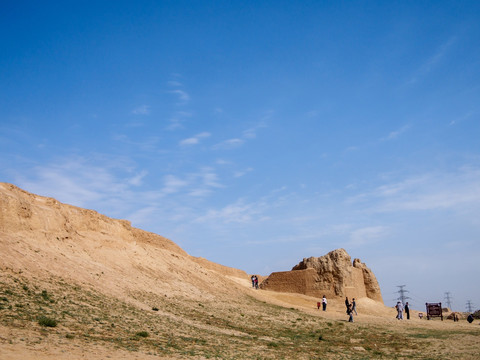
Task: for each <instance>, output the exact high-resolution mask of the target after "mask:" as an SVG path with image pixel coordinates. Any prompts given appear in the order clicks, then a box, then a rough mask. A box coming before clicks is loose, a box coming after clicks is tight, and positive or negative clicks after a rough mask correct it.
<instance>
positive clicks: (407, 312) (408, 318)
mask: <svg viewBox="0 0 480 360" xmlns="http://www.w3.org/2000/svg"><path fill="white" fill-rule="evenodd" d="M405 314H407V320H410V307H409V306H408V301H407V303H406V304H405Z"/></svg>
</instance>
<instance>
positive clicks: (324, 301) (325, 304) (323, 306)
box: [322, 295, 327, 311]
mask: <svg viewBox="0 0 480 360" xmlns="http://www.w3.org/2000/svg"><path fill="white" fill-rule="evenodd" d="M322 310H323V311H326V310H327V298H326V297H325V295H323V298H322Z"/></svg>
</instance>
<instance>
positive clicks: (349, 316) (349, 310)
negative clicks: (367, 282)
mask: <svg viewBox="0 0 480 360" xmlns="http://www.w3.org/2000/svg"><path fill="white" fill-rule="evenodd" d="M347 314H348V322H353V310H352V304H348V308H347Z"/></svg>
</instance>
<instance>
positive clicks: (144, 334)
mask: <svg viewBox="0 0 480 360" xmlns="http://www.w3.org/2000/svg"><path fill="white" fill-rule="evenodd" d="M135 335H137V336H138V337H144V338H146V337H148V332H146V331H139V332H137V333H136V334H135Z"/></svg>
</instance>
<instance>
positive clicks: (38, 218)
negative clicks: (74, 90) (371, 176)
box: [0, 183, 468, 360]
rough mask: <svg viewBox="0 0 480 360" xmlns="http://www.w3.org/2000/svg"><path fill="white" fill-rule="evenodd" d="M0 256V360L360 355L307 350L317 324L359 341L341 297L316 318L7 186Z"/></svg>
mask: <svg viewBox="0 0 480 360" xmlns="http://www.w3.org/2000/svg"><path fill="white" fill-rule="evenodd" d="M0 254H1V257H0V360H7V359H8V360H10V359H12V360H13V359H15V360H18V359H22V360H23V359H52V358H54V359H105V358H115V359H149V358H152V359H153V358H155V359H158V358H168V359H176V358H198V359H207V358H225V359H227V358H228V359H229V358H238V359H250V358H262V359H276V358H285V359H310V358H312V356H314V357H325V358H338V357H335V356H334V355H332V354H334V353H335V351H334V349H337V350H338V349H339V348H341V349H342V354H347V355H348V354H350V355H348V356H347V358H355V356H356V355H355V354H356V352H357V351H360V350H358V349H355V348H356V347H358V346H356V345H358V344H357V343H358V342H360V340H358V341H357V340H355V342H351V343H348V344H345V341H344V340H335V341H333V340H332V342H331V344H330V345H329V347H323V348H319V347H318V338H319V335H318V331H320V330H319V321H320V324H323V325H322V326H321V328H324V330H322V331H323V332H322V334H321V335H320V339H321V338H322V336H325V334H328V335H326V336H330V337H331V338H332V339H334V338H335V339H337V338H338V339H340V338H342V339H344V337H345V336H352V337H355V336H357V337H358V331H359V329H358V328H357V329H345V328H343V326H337V325H336V324H337V322H338V321H342V323H339V325H343V321H344V320H345V317H346V315H345V313H344V309H343V304H342V302H343V299H341V298H340V297H338V299H336V298H331V299H329V300H330V301H329V305H328V310H329V311H327V312H325V313H323V314H321V317H319V316H320V313H319V312H318V310H317V309H316V306H315V305H316V301H317V300H318V299H317V298H316V297H312V296H311V294H310V295H309V294H295V293H292V292H291V291H268V290H258V291H257V290H254V289H252V288H251V283H250V278H249V275H248V274H246V273H245V272H244V271H242V270H238V269H233V268H230V267H227V266H223V265H220V264H216V263H213V262H211V261H208V260H207V259H203V258H196V257H193V256H190V255H189V254H187V253H186V252H185V251H184V250H182V249H181V248H180V247H179V246H177V245H176V244H175V243H174V242H172V241H171V240H169V239H166V238H164V237H162V236H159V235H156V234H153V233H150V232H146V231H143V230H140V229H136V228H134V227H132V226H131V225H130V223H129V222H128V221H125V220H115V219H111V218H109V217H106V216H104V215H101V214H99V213H97V212H95V211H93V210H86V209H82V208H78V207H75V206H70V205H66V204H62V203H60V202H58V201H57V200H55V199H52V198H47V197H43V196H38V195H34V194H31V193H28V192H26V191H24V190H21V189H19V188H18V187H16V186H14V185H11V184H7V183H0ZM310 262H311V263H317V262H318V261H317V262H316V261H313V262H312V261H310ZM349 266H352V264H350V265H349ZM362 266H363V265H362ZM362 266H358V267H357V268H358V269H363V267H362ZM357 268H356V269H357ZM358 271H360V272H361V271H364V270H358ZM358 271H357V270H353V272H352V273H354V274H356V273H357V272H358ZM360 272H359V274H360ZM359 274H357V275H358V276H360V275H359ZM357 275H355V276H357ZM346 285H347V288H348V286H349V284H348V283H346ZM364 288H365V287H364ZM364 288H362V289H364ZM365 289H366V288H365ZM277 290H278V289H277ZM290 290H291V289H290ZM362 291H365V294H367V292H368V291H370V290H368V289H366V290H362ZM380 300H381V298H380ZM358 306H359V309H361V314H360V315H359V317H358V320H359V321H360V322H363V323H369V322H371V321H374V322H376V323H378V322H379V321H380V323H382V321H383V323H386V324H389V323H391V322H392V321H393V323H395V320H392V319H394V311H393V309H391V308H388V307H386V306H384V305H383V304H382V303H381V302H379V301H375V300H374V299H372V298H369V297H368V296H365V297H361V298H359V299H358ZM372 319H373V320H372ZM379 319H385V320H379ZM417 321H418V320H417ZM300 324H301V326H298V325H300ZM327 328H328V330H325V329H327ZM373 334H375V332H374V333H373ZM369 336H370V335H369ZM375 336H376V335H375ZM462 336H464V334H462ZM463 338H464V339H468V336H467V337H465V336H464V337H463ZM299 341H300V343H301V349H299V348H298V346H297V343H298V342H299ZM369 341H370V340H369ZM371 341H372V344H373V341H375V348H374V347H373V345H369V346H370V350H365V348H363V350H361V351H367V352H368V351H370V352H372V353H373V352H374V351H377V352H379V353H382V354H385V355H386V356H388V355H391V354H392V351H394V350H392V349H393V348H392V346H393V345H392V344H394V343H392V341H391V338H389V337H388V336H387V337H382V336H378V337H375V338H374V339H373V340H371ZM399 341H402V342H403V343H406V344H413V343H414V340H412V339H410V338H407V337H406V336H405V335H400V336H399ZM369 344H370V343H369ZM382 344H383V345H382ZM364 346H367V345H364ZM377 346H382V347H383V350H379V349H378V348H377ZM395 351H396V350H395ZM361 355H362V356H364V355H365V354H364V353H362V354H361ZM341 356H343V355H341Z"/></svg>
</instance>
